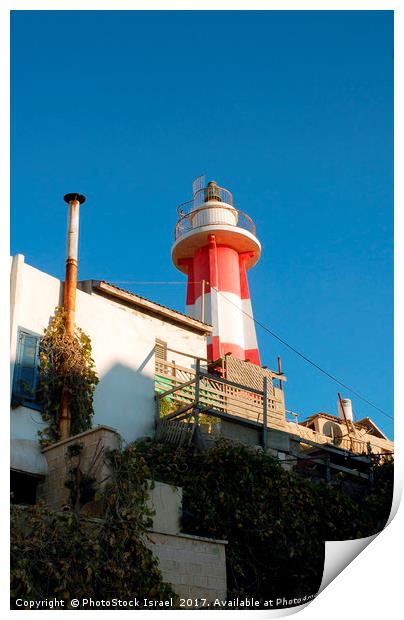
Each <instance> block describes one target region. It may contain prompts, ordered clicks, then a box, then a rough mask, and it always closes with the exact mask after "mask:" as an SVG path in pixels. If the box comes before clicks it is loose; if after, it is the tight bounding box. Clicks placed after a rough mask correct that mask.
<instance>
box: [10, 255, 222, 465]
mask: <svg viewBox="0 0 404 620" xmlns="http://www.w3.org/2000/svg"><path fill="white" fill-rule="evenodd" d="M62 294H63V282H61V281H60V280H58V279H57V278H54V277H52V276H50V275H48V274H46V273H44V272H42V271H39V270H38V269H35V268H34V267H31V266H30V265H28V264H26V263H25V260H24V256H22V255H21V254H17V255H16V256H14V257H12V259H11V329H10V332H11V373H10V374H11V391H12V408H11V459H12V460H11V468H12V470H14V471H15V472H25V473H30V474H36V475H44V474H46V462H45V460H44V457H43V456H42V454H41V451H40V448H39V443H38V430H40V429H41V428H42V425H43V422H42V418H41V413H40V410H39V405H38V403H37V402H36V400H35V386H36V383H37V379H38V373H37V364H38V349H39V338H40V336H41V334H42V333H43V331H44V329H45V328H46V327H47V325H48V324H49V320H50V319H51V317H52V316H53V315H54V311H55V307H56V306H59V305H62ZM76 323H77V325H78V326H79V327H80V328H81V329H83V330H84V332H85V333H86V334H87V335H88V336H89V337H90V338H91V344H92V349H93V358H94V361H95V365H96V372H97V375H98V377H99V384H98V385H97V387H96V391H95V398H94V411H95V415H94V419H93V425H94V426H97V425H107V426H110V427H113V428H115V429H116V430H117V431H118V433H119V434H120V435H121V437H122V438H123V440H124V441H127V442H130V441H133V440H135V439H137V438H139V437H142V436H152V434H153V431H154V426H155V418H156V403H155V400H154V377H155V345H156V341H157V342H159V341H160V342H163V343H167V345H168V347H169V348H170V349H173V350H174V352H170V361H171V360H173V361H175V362H176V363H178V364H182V365H185V364H184V362H186V364H187V366H189V365H190V359H189V358H184V356H182V355H180V354H179V353H176V352H175V351H182V352H187V353H188V354H190V355H192V356H196V357H203V358H204V357H205V356H206V337H207V335H209V334H210V333H211V330H212V328H211V327H210V326H209V325H207V324H205V323H202V322H200V321H198V320H196V319H193V318H190V317H188V316H186V315H184V314H182V313H181V312H177V311H175V310H171V309H169V308H166V307H164V306H161V305H159V304H157V303H155V302H152V301H149V300H147V299H145V298H143V297H139V296H138V295H134V294H132V293H128V292H126V291H123V290H121V289H119V288H117V287H115V286H112V285H110V284H107V283H105V282H99V281H92V280H89V281H85V282H80V283H79V285H78V290H77V307H76ZM21 386H22V387H21ZM27 388H28V389H27ZM30 389H31V394H30Z"/></svg>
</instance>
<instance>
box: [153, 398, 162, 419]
mask: <svg viewBox="0 0 404 620" xmlns="http://www.w3.org/2000/svg"><path fill="white" fill-rule="evenodd" d="M154 398H155V399H156V425H157V422H158V421H159V420H160V399H161V396H160V394H159V393H158V392H157V393H156V395H155V397H154Z"/></svg>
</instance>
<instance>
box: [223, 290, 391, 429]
mask: <svg viewBox="0 0 404 620" xmlns="http://www.w3.org/2000/svg"><path fill="white" fill-rule="evenodd" d="M215 290H216V291H217V293H218V294H219V295H221V296H222V297H224V299H226V301H228V302H229V303H231V304H232V305H233V306H234V307H235V308H237V309H238V310H240V312H242V313H243V314H244V315H245V316H247V317H248V318H249V319H251V320H252V321H254V323H256V324H257V325H259V326H260V327H261V328H262V329H263V330H265V331H266V332H268V333H269V334H271V336H273V337H274V338H276V340H279V342H281V343H282V344H284V345H285V346H286V347H288V349H290V350H291V351H293V353H296V355H298V356H299V357H301V358H302V359H304V360H305V361H306V362H307V363H308V364H311V366H313V367H314V368H317V370H319V371H320V372H322V373H323V374H324V375H326V377H328V378H329V379H331V380H332V381H335V383H338V384H339V385H341V386H342V387H343V388H345V389H346V390H348V391H349V392H351V393H352V394H355V396H357V397H358V398H359V399H360V400H362V401H363V402H365V403H367V404H368V405H370V406H371V407H373V408H374V409H377V411H380V413H382V414H383V415H385V416H386V417H387V418H390V420H393V419H394V418H393V417H392V416H391V415H389V414H388V413H387V412H386V411H384V410H383V409H380V407H378V406H377V405H375V404H374V403H372V402H371V401H370V400H368V399H367V398H365V396H362V395H361V394H359V392H357V391H356V390H354V389H353V388H351V387H350V386H349V385H346V383H344V382H343V381H341V380H340V379H338V377H335V376H334V375H332V374H331V373H329V372H328V371H327V370H324V368H321V366H319V365H318V364H316V362H313V360H311V359H310V358H309V357H307V355H304V353H301V352H300V351H299V350H298V349H296V348H295V347H293V346H292V345H291V344H289V343H288V342H287V341H286V340H284V338H281V336H279V335H278V334H276V333H275V332H274V331H273V330H272V329H270V328H269V327H266V325H264V324H263V323H261V321H259V320H258V319H256V318H255V317H253V316H251V315H250V314H248V312H246V311H245V310H243V309H242V308H240V307H239V306H237V305H236V304H235V303H234V302H232V301H231V299H229V298H228V297H226V296H225V295H223V293H222V292H221V291H218V290H217V289H215Z"/></svg>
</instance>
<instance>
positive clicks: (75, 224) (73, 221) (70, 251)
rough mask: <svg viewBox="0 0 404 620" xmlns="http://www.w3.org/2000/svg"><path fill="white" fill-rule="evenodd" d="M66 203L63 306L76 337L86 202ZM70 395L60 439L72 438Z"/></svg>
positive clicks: (63, 406)
mask: <svg viewBox="0 0 404 620" xmlns="http://www.w3.org/2000/svg"><path fill="white" fill-rule="evenodd" d="M64 200H65V202H67V204H68V205H69V210H68V217H67V252H66V277H65V283H64V287H63V306H64V309H65V311H66V323H65V329H66V333H67V334H69V335H70V336H73V335H74V326H75V322H74V318H75V312H76V289H77V266H78V261H77V259H78V244H79V209H80V205H81V204H83V203H84V202H85V201H86V198H85V196H83V195H82V194H74V193H73V194H66V196H65V197H64ZM70 421H71V414H70V395H69V392H68V390H67V389H66V388H63V390H62V397H61V402H60V412H59V435H60V439H66V438H67V437H69V436H70Z"/></svg>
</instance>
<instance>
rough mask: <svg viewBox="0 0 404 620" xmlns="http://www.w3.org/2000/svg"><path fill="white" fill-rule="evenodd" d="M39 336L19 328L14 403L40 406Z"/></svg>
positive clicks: (16, 404)
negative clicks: (38, 391)
mask: <svg viewBox="0 0 404 620" xmlns="http://www.w3.org/2000/svg"><path fill="white" fill-rule="evenodd" d="M38 364H39V336H36V335H35V334H30V333H29V332H27V331H24V330H19V332H18V343H17V355H16V360H15V366H14V378H13V404H15V406H18V405H22V404H24V405H27V406H28V407H29V406H34V407H35V408H38V405H37V403H36V401H37V387H38Z"/></svg>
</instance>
